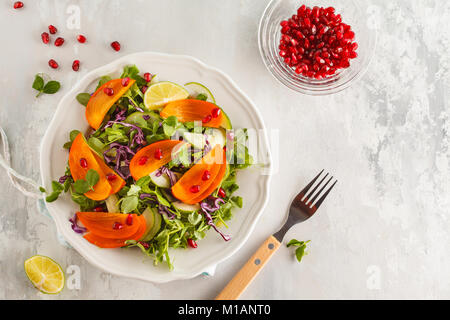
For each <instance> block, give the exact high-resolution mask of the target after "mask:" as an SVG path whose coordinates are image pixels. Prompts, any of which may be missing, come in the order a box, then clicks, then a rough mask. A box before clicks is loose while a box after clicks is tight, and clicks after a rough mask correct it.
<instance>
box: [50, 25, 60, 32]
mask: <svg viewBox="0 0 450 320" xmlns="http://www.w3.org/2000/svg"><path fill="white" fill-rule="evenodd" d="M48 31H49V32H50V33H51V34H55V33H56V32H58V29H56V27H55V26H54V25H49V26H48Z"/></svg>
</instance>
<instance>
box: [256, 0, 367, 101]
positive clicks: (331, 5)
mask: <svg viewBox="0 0 450 320" xmlns="http://www.w3.org/2000/svg"><path fill="white" fill-rule="evenodd" d="M369 21H370V17H369V16H368V14H367V13H366V12H365V11H364V10H362V9H361V8H360V7H359V6H358V4H357V3H356V1H354V0H336V1H331V2H326V1H317V0H306V1H293V0H272V1H271V2H270V3H269V5H268V6H267V8H266V10H265V11H264V14H263V16H262V18H261V21H260V25H259V50H260V53H261V56H262V58H263V61H264V64H265V65H266V67H267V69H268V70H269V71H270V72H271V73H272V75H273V76H274V77H275V78H276V79H277V80H278V81H280V82H281V83H282V84H284V85H285V86H287V87H288V88H290V89H292V90H295V91H298V92H301V93H304V94H309V95H326V94H332V93H336V92H339V91H341V90H344V89H346V88H347V87H349V86H350V85H351V84H352V83H354V82H355V81H356V80H357V79H359V78H360V77H362V75H363V74H364V73H365V71H366V70H367V68H368V66H369V63H370V60H371V59H372V56H373V53H374V51H375V45H376V30H375V29H374V28H371V25H370V24H369V23H368V22H369Z"/></svg>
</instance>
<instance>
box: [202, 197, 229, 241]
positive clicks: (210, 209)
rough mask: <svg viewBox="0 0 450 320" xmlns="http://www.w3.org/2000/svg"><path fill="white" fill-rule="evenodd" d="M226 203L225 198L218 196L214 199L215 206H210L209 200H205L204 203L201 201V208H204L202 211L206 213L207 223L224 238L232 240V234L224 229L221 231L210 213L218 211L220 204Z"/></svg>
mask: <svg viewBox="0 0 450 320" xmlns="http://www.w3.org/2000/svg"><path fill="white" fill-rule="evenodd" d="M224 203H225V201H224V200H223V199H220V198H216V199H215V200H214V207H212V206H210V205H209V204H208V202H207V201H203V202H202V203H200V208H201V209H202V211H203V213H204V215H205V218H206V223H207V224H208V225H209V226H211V227H212V228H213V229H214V230H215V231H216V232H217V233H218V234H220V235H221V236H222V238H223V240H225V241H230V240H231V236H229V235H226V234H224V233H222V231H220V230H219V228H217V226H216V225H215V223H214V220H213V218H212V216H211V214H210V213H213V212H216V211H217V210H219V209H220V204H224Z"/></svg>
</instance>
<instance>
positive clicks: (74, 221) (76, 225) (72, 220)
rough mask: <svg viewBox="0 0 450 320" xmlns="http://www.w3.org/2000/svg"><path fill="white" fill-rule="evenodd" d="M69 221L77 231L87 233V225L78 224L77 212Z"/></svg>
mask: <svg viewBox="0 0 450 320" xmlns="http://www.w3.org/2000/svg"><path fill="white" fill-rule="evenodd" d="M69 221H70V222H71V223H72V230H73V231H75V232H76V233H85V232H86V231H87V229H86V228H85V227H82V226H79V225H78V217H77V214H76V213H75V215H74V216H73V217H72V218H70V219H69Z"/></svg>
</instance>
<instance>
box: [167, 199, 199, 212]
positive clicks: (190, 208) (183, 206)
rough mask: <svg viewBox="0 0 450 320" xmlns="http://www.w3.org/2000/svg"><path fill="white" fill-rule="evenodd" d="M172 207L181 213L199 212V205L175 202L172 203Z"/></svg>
mask: <svg viewBox="0 0 450 320" xmlns="http://www.w3.org/2000/svg"><path fill="white" fill-rule="evenodd" d="M172 205H173V207H174V208H176V209H177V210H178V211H180V212H182V213H192V212H197V211H198V210H200V205H199V204H198V203H196V204H187V203H184V202H181V201H176V202H173V203H172Z"/></svg>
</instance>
